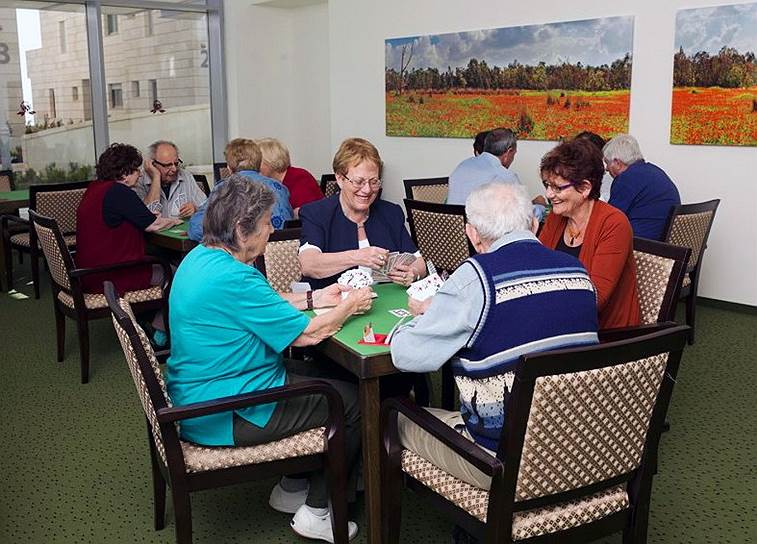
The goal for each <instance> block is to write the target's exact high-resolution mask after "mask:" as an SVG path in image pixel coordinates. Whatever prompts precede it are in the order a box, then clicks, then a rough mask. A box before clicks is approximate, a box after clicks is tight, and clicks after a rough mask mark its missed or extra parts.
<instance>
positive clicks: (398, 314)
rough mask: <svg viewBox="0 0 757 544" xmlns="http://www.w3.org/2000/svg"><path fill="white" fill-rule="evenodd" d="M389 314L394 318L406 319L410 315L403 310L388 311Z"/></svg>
mask: <svg viewBox="0 0 757 544" xmlns="http://www.w3.org/2000/svg"><path fill="white" fill-rule="evenodd" d="M389 313H390V314H392V315H393V316H395V317H407V316H409V315H410V312H408V311H407V310H405V309H404V308H397V309H396V310H389Z"/></svg>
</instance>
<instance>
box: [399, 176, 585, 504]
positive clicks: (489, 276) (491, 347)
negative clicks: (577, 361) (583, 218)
mask: <svg viewBox="0 0 757 544" xmlns="http://www.w3.org/2000/svg"><path fill="white" fill-rule="evenodd" d="M465 212H466V215H467V217H468V224H467V225H466V226H465V227H466V234H467V235H468V238H469V239H470V241H471V243H472V244H473V247H474V248H475V249H476V251H477V252H478V254H477V255H475V256H473V257H471V258H469V259H468V260H466V261H465V262H464V263H463V264H462V265H460V267H459V268H458V269H457V270H455V272H454V273H453V274H452V275H451V276H450V277H449V279H447V281H446V282H445V283H444V285H443V286H442V287H441V289H440V290H439V291H438V292H437V294H436V295H435V296H434V297H433V298H431V299H427V300H426V301H424V302H419V301H417V300H413V299H410V301H409V307H410V310H411V312H412V313H413V314H414V315H416V317H415V319H413V320H412V321H411V322H410V323H408V324H407V325H404V326H402V327H401V328H400V329H399V331H398V332H397V333H396V334H395V336H394V338H393V339H392V361H393V362H394V366H396V367H397V368H398V369H400V370H404V371H408V372H430V371H434V370H437V369H439V368H440V367H441V366H442V365H443V364H444V363H445V362H447V361H448V360H451V362H452V369H453V374H454V376H455V381H456V384H457V388H458V390H459V392H460V411H459V412H449V411H446V410H439V409H433V408H432V409H429V411H431V413H432V414H433V415H434V416H436V417H438V418H439V419H440V420H442V421H443V422H444V423H446V424H448V425H449V426H451V427H453V428H456V429H458V430H459V431H460V432H461V434H462V435H463V436H465V437H466V438H468V439H470V440H472V441H474V442H476V443H477V444H478V445H480V446H482V447H484V448H486V449H488V450H491V451H492V452H496V450H497V446H498V443H499V436H500V433H501V432H502V426H503V424H504V420H505V417H506V416H505V406H506V404H507V397H508V393H509V391H510V389H511V387H512V382H513V370H514V368H515V364H516V363H517V362H518V359H519V357H520V356H521V355H522V354H524V353H533V352H538V351H546V350H552V349H559V348H563V347H567V346H578V345H587V344H594V343H596V342H597V304H596V295H595V292H594V286H593V285H592V283H591V280H590V279H589V275H588V273H587V272H586V270H585V269H584V267H583V265H582V264H581V263H580V262H579V261H578V259H576V258H575V257H572V256H571V255H567V254H566V253H561V252H557V251H554V250H551V249H548V248H546V247H544V246H543V245H542V244H541V243H540V242H539V240H538V239H537V238H536V236H535V235H534V232H535V230H536V227H537V224H536V221H535V220H534V218H533V211H532V206H531V202H530V200H529V198H528V196H527V195H526V192H525V190H524V189H523V187H521V186H519V185H505V184H501V183H490V184H486V185H483V186H481V187H479V188H478V189H476V190H475V191H473V192H472V193H471V194H470V195H469V196H468V198H467V200H466V201H465ZM419 346H423V348H422V349H421V348H419ZM431 346H433V349H428V348H429V347H431ZM399 434H400V439H401V441H402V443H403V444H404V445H405V447H406V448H408V449H410V450H412V451H414V452H415V453H417V454H418V455H420V456H421V457H424V458H426V459H427V460H429V461H431V462H432V463H434V464H435V465H436V466H438V467H440V468H443V469H445V470H447V471H448V472H449V473H450V474H452V475H454V476H456V477H457V478H459V479H461V480H463V481H466V482H468V483H470V484H472V485H475V486H477V487H480V488H482V489H489V485H490V478H489V477H488V476H486V475H485V474H483V473H482V472H481V471H479V470H478V469H476V468H475V467H473V466H472V465H470V464H468V463H467V462H466V461H464V460H462V459H461V458H460V457H459V456H457V455H456V454H454V453H453V452H451V450H449V449H448V448H447V447H446V446H443V445H442V444H441V443H439V442H438V441H436V440H435V439H434V438H432V437H431V435H429V434H428V433H426V432H425V431H423V430H422V429H420V428H419V427H417V426H416V425H415V424H413V423H412V422H410V420H408V419H407V418H404V417H403V416H400V419H399Z"/></svg>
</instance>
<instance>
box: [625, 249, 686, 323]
mask: <svg viewBox="0 0 757 544" xmlns="http://www.w3.org/2000/svg"><path fill="white" fill-rule="evenodd" d="M633 249H634V250H635V251H641V252H644V253H649V254H650V255H657V256H659V257H664V258H666V259H671V260H673V261H675V262H674V264H673V269H672V270H671V271H670V276H669V278H668V285H667V287H666V289H665V295H664V297H663V299H662V304H661V305H660V313H659V315H658V316H657V323H663V322H666V321H675V318H676V305H677V303H678V297H679V296H680V292H681V285H682V284H683V276H684V274H685V273H686V267H687V266H688V263H689V258H690V257H691V249H690V248H688V247H681V246H674V245H672V244H667V243H665V242H658V241H656V240H649V239H647V238H634V239H633Z"/></svg>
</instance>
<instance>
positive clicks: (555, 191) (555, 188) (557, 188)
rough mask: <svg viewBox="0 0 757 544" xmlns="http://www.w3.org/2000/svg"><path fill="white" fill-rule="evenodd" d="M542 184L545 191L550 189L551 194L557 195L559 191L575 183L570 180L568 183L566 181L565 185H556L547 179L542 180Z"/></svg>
mask: <svg viewBox="0 0 757 544" xmlns="http://www.w3.org/2000/svg"><path fill="white" fill-rule="evenodd" d="M541 183H542V185H544V190H545V191H550V190H551V191H552V193H553V194H556V195H559V194H560V193H561V192H563V191H564V190H565V189H567V188H568V187H574V186H575V185H576V184H575V183H573V182H572V181H571V182H570V183H566V184H565V185H556V184H554V183H550V182H548V181H542V182H541Z"/></svg>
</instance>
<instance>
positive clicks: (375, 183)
mask: <svg viewBox="0 0 757 544" xmlns="http://www.w3.org/2000/svg"><path fill="white" fill-rule="evenodd" d="M342 177H343V178H344V179H346V180H347V181H349V182H350V183H351V184H352V186H353V187H354V188H355V189H357V190H358V191H359V190H360V189H362V188H363V187H365V184H366V183H367V184H368V185H370V187H371V189H378V188H379V187H381V180H380V179H379V178H371V179H350V178H348V177H347V176H342Z"/></svg>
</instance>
